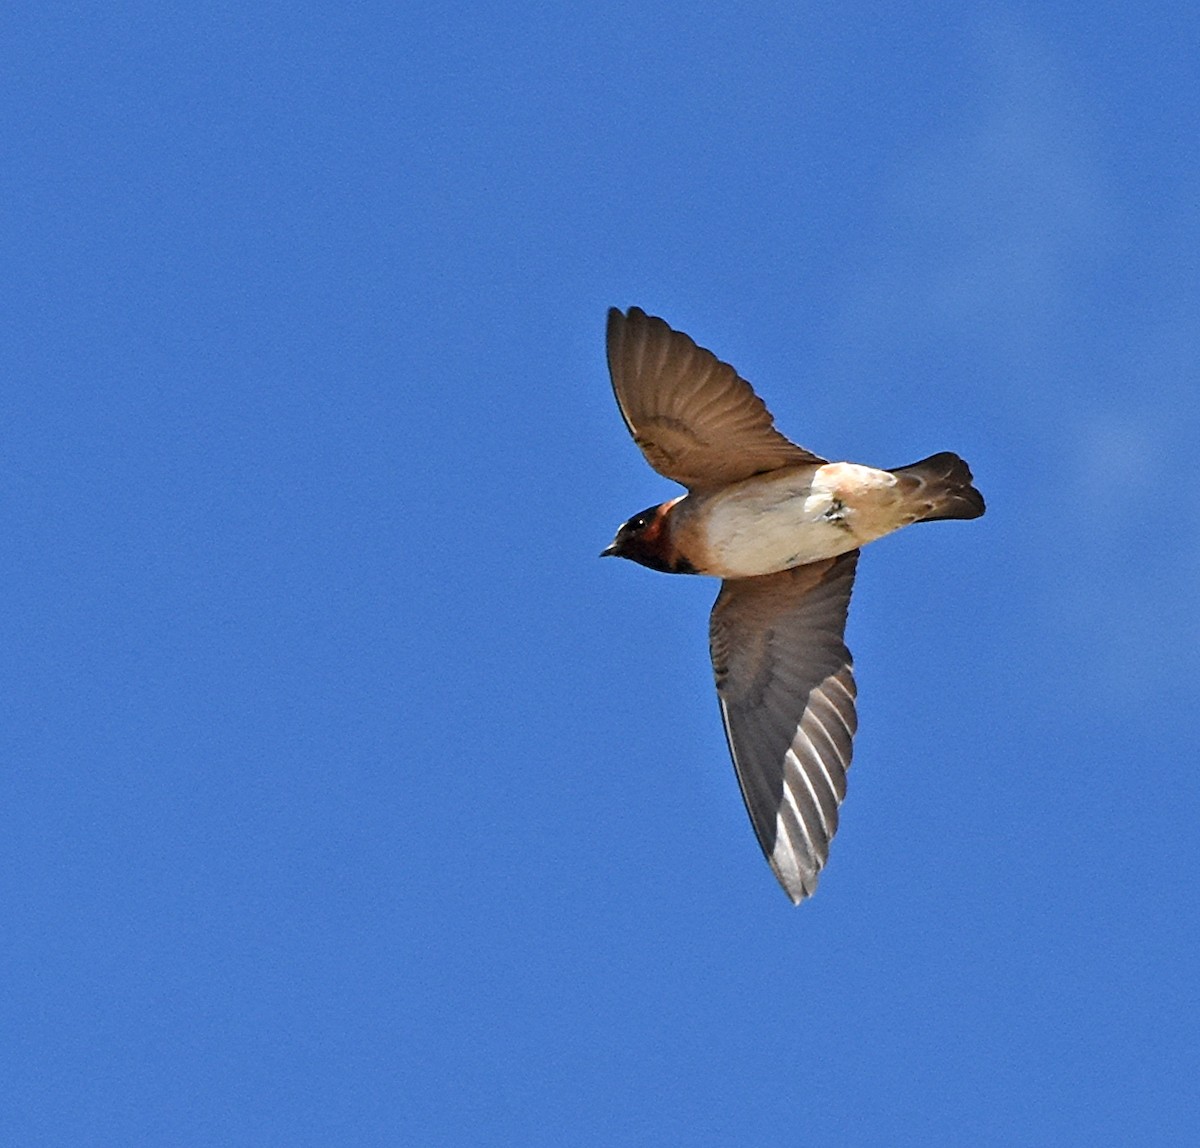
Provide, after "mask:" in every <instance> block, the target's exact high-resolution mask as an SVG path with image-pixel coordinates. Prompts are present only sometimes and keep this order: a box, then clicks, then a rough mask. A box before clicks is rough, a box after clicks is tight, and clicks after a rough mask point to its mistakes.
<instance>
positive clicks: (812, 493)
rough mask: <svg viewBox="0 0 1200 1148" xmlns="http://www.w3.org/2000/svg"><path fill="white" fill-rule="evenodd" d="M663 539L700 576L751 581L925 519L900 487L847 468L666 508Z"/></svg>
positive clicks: (747, 481)
mask: <svg viewBox="0 0 1200 1148" xmlns="http://www.w3.org/2000/svg"><path fill="white" fill-rule="evenodd" d="M664 514H665V516H666V521H667V525H668V527H669V530H667V531H666V532H664V537H665V538H666V539H667V540H668V541H669V544H670V545H671V546H672V547H673V548H674V549H676V550H678V551H679V552H680V553H682V554H684V555H686V556H687V559H688V561H689V562H690V563H691V564H692V565H693V566H694V567H695V570H696V573H698V574H711V575H714V576H716V577H718V578H753V577H757V576H759V575H762V574H775V573H778V572H779V571H780V570H789V569H791V568H792V567H793V566H803V565H805V564H806V563H809V562H819V561H821V560H822V559H823V558H836V557H837V556H838V555H839V554H845V553H846V552H847V551H849V550H854V549H856V548H857V547H859V546H863V545H865V544H866V543H868V542H873V541H874V540H875V539H876V538H882V537H883V536H884V535H885V534H890V533H891V532H892V531H893V530H898V529H899V528H900V527H901V526H907V525H908V524H909V523H912V522H916V521H917V520H918V518H920V517H922V515H921V513H920V508H919V506H917V505H916V504H914V502H913V500H912V499H911V497H910V496H909V492H908V491H906V490H905V488H904V486H903V485H902V483H901V481H900V480H899V479H898V478H897V477H896V475H894V474H892V473H891V472H890V471H886V470H876V469H875V468H874V467H870V466H859V465H857V464H856V463H852V462H830V463H824V464H822V465H816V464H811V463H809V464H805V465H802V466H797V467H787V468H785V469H782V470H775V471H771V472H769V473H767V474H762V475H755V476H754V477H752V478H744V479H742V480H741V481H740V482H735V483H732V484H730V485H729V486H723V487H720V488H718V489H717V490H714V491H711V492H698V493H696V494H689V495H686V496H685V497H683V498H681V499H679V500H678V501H675V502H673V503H671V504H669V508H668V509H667V510H666V511H664Z"/></svg>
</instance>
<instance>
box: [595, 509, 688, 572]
mask: <svg viewBox="0 0 1200 1148" xmlns="http://www.w3.org/2000/svg"><path fill="white" fill-rule="evenodd" d="M675 501H678V499H676V500H675ZM675 501H673V502H664V503H662V504H661V505H660V506H651V507H648V508H647V509H646V510H643V511H641V512H640V513H638V514H635V515H634V516H633V517H632V518H631V519H629V521H628V522H623V523H622V524H621V527H620V529H619V530H618V531H617V536H616V538H614V539H613V540H612V542H611V543H610V544H609V545H608V546H606V547H605V548H604V549H603V550H601V551H600V557H601V558H628V559H629V560H630V561H631V562H638V563H640V564H641V565H642V566H649V567H650V569H651V570H661V571H663V572H664V573H666V574H681V573H691V572H692V571H691V569H690V567H688V566H687V564H686V563H681V562H680V561H679V560H678V557H677V556H676V554H675V548H674V546H673V545H672V544H671V531H670V527H669V525H668V523H667V511H669V510H670V509H671V507H672V506H673V505H674V504H675Z"/></svg>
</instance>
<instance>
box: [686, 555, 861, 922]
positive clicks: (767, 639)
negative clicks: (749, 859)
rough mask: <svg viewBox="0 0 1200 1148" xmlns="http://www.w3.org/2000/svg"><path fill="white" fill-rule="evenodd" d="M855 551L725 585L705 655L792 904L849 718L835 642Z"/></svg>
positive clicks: (821, 845)
mask: <svg viewBox="0 0 1200 1148" xmlns="http://www.w3.org/2000/svg"><path fill="white" fill-rule="evenodd" d="M857 561H858V551H857V550H853V551H851V552H850V553H849V554H843V555H841V556H840V557H838V558H831V559H828V560H826V561H824V562H814V563H811V564H810V565H808V566H798V567H796V568H795V569H792V570H784V571H783V572H782V573H779V574H767V575H765V576H764V577H761V578H738V579H731V580H728V581H726V582H725V583H724V584H723V585H722V587H721V593H720V594H719V595H718V596H717V601H716V604H715V605H714V606H713V612H712V620H711V624H710V646H711V651H712V660H713V669H714V671H715V672H716V678H717V695H718V698H719V699H720V702H721V716H722V717H723V718H724V720H725V735H726V737H727V738H728V739H729V750H730V753H732V755H733V764H734V768H735V769H736V770H737V778H738V784H739V785H740V786H741V788H742V797H743V799H744V800H745V802H746V809H747V811H748V812H749V814H750V820H751V821H752V822H753V824H754V832H755V833H756V834H757V835H758V842H759V844H760V845H761V846H762V849H763V852H764V853H765V854H766V855H767V860H768V861H770V863H771V868H772V869H774V870H775V876H776V877H778V878H779V883H780V884H781V885H782V886H783V887H784V889H785V890H786V892H787V894H788V896H789V897H791V899H792V901H793V902H796V903H799V902H800V901H801V900H803V899H804V898H805V897H807V896H809V895H810V894H811V893H812V892H813V890H814V889H815V888H816V887H817V874H818V873H819V872H820V870H821V868H822V866H823V865H824V864H825V861H826V859H827V858H828V856H829V842H830V841H831V840H832V838H833V835H834V833H835V832H836V831H837V826H838V806H839V805H840V804H841V801H842V798H844V797H845V796H846V770H847V769H848V768H849V766H850V754H851V750H852V748H853V739H854V731H855V728H856V727H857V724H858V723H857V717H856V715H855V709H854V697H855V687H854V675H853V672H852V669H851V659H850V651H849V650H847V649H846V646H845V643H844V642H843V640H842V635H843V634H844V632H845V628H846V609H847V607H848V606H849V603H850V591H851V588H852V587H853V585H854V570H855V564H856V563H857Z"/></svg>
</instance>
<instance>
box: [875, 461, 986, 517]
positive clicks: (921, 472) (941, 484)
mask: <svg viewBox="0 0 1200 1148" xmlns="http://www.w3.org/2000/svg"><path fill="white" fill-rule="evenodd" d="M892 474H894V475H895V476H896V477H897V478H898V479H899V480H900V487H901V489H902V490H903V491H904V493H905V495H906V501H907V502H908V503H909V504H910V505H911V507H912V509H913V511H914V513H915V514H916V515H917V521H918V522H934V521H936V520H937V519H939V518H978V517H979V516H980V515H981V514H982V513H983V512H984V509H985V507H984V503H983V495H982V494H980V493H979V491H977V490H976V489H975V488H974V487H973V486H972V485H971V471H970V468H969V467H968V466H967V464H966V463H965V462H963V460H962V459H961V458H959V457H958V455H956V454H953V453H951V452H950V451H948V450H947V451H942V453H941V454H934V455H930V456H929V458H923V459H922V460H921V461H920V462H914V463H913V464H912V465H911V466H902V467H900V468H899V469H898V470H893V471H892Z"/></svg>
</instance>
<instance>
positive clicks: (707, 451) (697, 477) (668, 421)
mask: <svg viewBox="0 0 1200 1148" xmlns="http://www.w3.org/2000/svg"><path fill="white" fill-rule="evenodd" d="M608 369H609V373H610V374H611V375H612V384H613V391H614V392H615V394H616V396H617V404H618V405H619V406H620V408H621V414H622V415H623V416H624V418H625V425H626V426H628V427H629V433H630V434H632V435H633V441H634V442H636V443H637V444H638V446H639V447H641V449H642V453H643V454H644V455H645V456H646V461H647V462H649V463H650V465H651V466H652V467H654V469H655V470H657V471H658V473H659V474H662V475H665V476H666V477H667V478H671V479H674V480H675V481H676V482H680V483H682V484H683V485H684V486H686V487H687V488H688V489H689V490H695V489H703V488H705V487H714V486H723V485H725V484H726V483H730V482H737V481H738V480H739V479H742V478H749V477H750V476H751V475H754V474H760V473H762V472H764V471H769V470H778V469H779V468H780V467H784V466H797V465H799V464H801V463H807V462H816V463H820V462H824V461H825V460H824V459H822V458H818V457H817V456H816V455H815V454H812V453H811V452H810V451H807V450H805V449H804V448H803V447H799V446H797V445H796V444H795V443H794V442H790V441H789V440H788V439H786V438H784V437H783V435H781V434H780V433H779V432H778V431H777V430H776V429H775V423H774V420H773V419H772V418H771V413H770V411H768V410H767V408H766V406H765V405H764V404H763V401H762V399H760V398H759V397H758V396H757V395H756V394H755V393H754V390H753V389H752V388H751V386H750V384H749V383H747V382H746V381H745V380H744V379H740V378H738V374H737V372H736V371H735V370H734V369H733V368H732V367H731V366H729V364H728V363H722V362H721V361H720V360H719V359H718V358H717V357H716V356H715V355H714V354H713V353H712V352H711V351H706V350H704V348H703V347H698V346H696V344H695V343H693V342H692V340H691V339H689V338H688V337H687V335H685V334H683V332H682V331H673V330H672V329H671V328H670V327H668V326H667V324H666V323H664V322H663V321H662V319H656V318H654V317H653V316H650V315H647V314H646V313H645V312H644V311H642V310H641V309H640V308H638V307H630V309H629V313H628V314H626V315H623V314H621V312H620V311H618V310H617V309H616V308H613V309H612V310H611V311H609V313H608Z"/></svg>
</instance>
